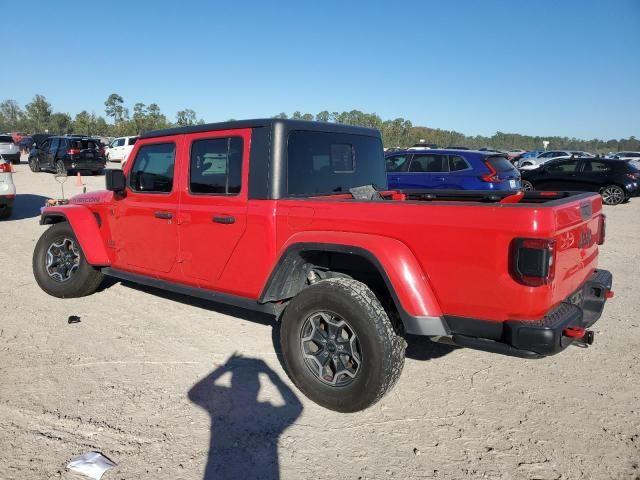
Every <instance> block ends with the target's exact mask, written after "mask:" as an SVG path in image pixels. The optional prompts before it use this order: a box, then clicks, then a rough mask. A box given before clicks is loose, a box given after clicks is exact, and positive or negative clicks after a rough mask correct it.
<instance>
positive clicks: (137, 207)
mask: <svg viewBox="0 0 640 480" xmlns="http://www.w3.org/2000/svg"><path fill="white" fill-rule="evenodd" d="M181 141H182V138H181V137H179V136H176V137H168V138H163V139H162V141H161V142H160V141H159V142H158V143H145V144H144V145H141V146H140V148H139V149H138V151H137V153H136V154H135V158H134V159H133V163H132V164H131V168H129V169H128V170H127V172H126V173H127V188H126V192H125V193H126V194H125V195H124V197H123V198H120V199H118V200H116V202H115V203H116V205H115V208H114V211H113V214H114V216H115V218H114V221H113V228H112V240H113V242H112V246H113V247H114V248H115V250H116V261H115V263H114V266H115V267H116V268H121V269H124V270H129V271H134V272H139V273H146V274H154V273H155V274H160V275H159V276H163V275H162V274H169V273H170V272H171V270H172V269H173V267H174V266H175V264H176V259H177V256H178V227H177V223H176V215H177V213H178V198H179V193H178V190H179V186H178V185H177V182H175V181H174V178H178V173H179V172H178V171H177V166H176V161H175V160H176V151H177V150H179V146H180V142H181ZM166 277H169V275H166Z"/></svg>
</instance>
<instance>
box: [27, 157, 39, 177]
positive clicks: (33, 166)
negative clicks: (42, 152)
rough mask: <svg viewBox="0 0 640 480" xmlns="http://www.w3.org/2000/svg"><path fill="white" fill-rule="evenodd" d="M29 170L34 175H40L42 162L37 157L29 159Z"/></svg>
mask: <svg viewBox="0 0 640 480" xmlns="http://www.w3.org/2000/svg"><path fill="white" fill-rule="evenodd" d="M29 169H30V170H31V171H32V172H34V173H38V172H39V171H40V161H39V160H38V158H37V157H31V158H29Z"/></svg>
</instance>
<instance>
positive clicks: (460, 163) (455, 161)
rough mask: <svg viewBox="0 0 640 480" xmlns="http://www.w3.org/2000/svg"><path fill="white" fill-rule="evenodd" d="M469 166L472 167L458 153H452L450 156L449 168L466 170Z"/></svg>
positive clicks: (454, 170)
mask: <svg viewBox="0 0 640 480" xmlns="http://www.w3.org/2000/svg"><path fill="white" fill-rule="evenodd" d="M467 168H470V167H469V164H468V163H467V161H466V160H465V159H464V158H462V157H458V156H457V155H455V156H454V155H452V156H450V157H449V170H451V171H452V172H458V171H460V170H466V169H467Z"/></svg>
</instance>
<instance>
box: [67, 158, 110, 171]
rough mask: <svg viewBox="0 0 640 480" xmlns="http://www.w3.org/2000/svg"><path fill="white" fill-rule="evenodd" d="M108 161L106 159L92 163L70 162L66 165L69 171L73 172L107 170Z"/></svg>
mask: <svg viewBox="0 0 640 480" xmlns="http://www.w3.org/2000/svg"><path fill="white" fill-rule="evenodd" d="M106 164H107V161H106V160H105V159H102V160H93V161H91V162H69V163H68V164H67V163H65V166H66V167H67V168H68V169H73V170H101V169H103V168H105V166H106Z"/></svg>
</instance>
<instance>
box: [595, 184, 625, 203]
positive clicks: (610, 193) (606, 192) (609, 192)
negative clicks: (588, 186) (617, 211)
mask: <svg viewBox="0 0 640 480" xmlns="http://www.w3.org/2000/svg"><path fill="white" fill-rule="evenodd" d="M600 195H601V196H602V201H603V203H604V204H605V205H619V204H621V203H622V202H624V198H625V194H624V190H623V189H622V188H621V187H619V186H618V185H607V186H606V187H604V188H603V189H602V190H600Z"/></svg>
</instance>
